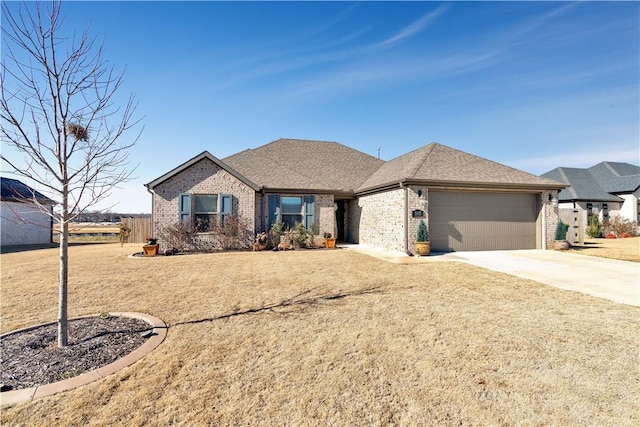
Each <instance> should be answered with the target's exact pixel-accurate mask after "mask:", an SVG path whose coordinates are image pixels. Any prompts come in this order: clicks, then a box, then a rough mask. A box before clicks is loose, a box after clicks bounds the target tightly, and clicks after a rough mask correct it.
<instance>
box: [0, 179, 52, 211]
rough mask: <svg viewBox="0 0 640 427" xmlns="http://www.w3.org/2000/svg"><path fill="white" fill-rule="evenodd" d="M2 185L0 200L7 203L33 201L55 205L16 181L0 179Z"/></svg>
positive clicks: (45, 197)
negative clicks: (0, 197) (0, 198)
mask: <svg viewBox="0 0 640 427" xmlns="http://www.w3.org/2000/svg"><path fill="white" fill-rule="evenodd" d="M0 182H1V183H2V185H1V186H2V193H1V194H2V200H3V201H7V202H23V203H24V202H33V201H34V199H35V200H36V202H38V203H42V204H55V201H53V200H51V199H50V198H48V197H47V196H45V195H44V194H42V193H40V192H38V191H36V190H34V189H33V188H31V187H29V186H28V185H26V184H25V183H23V182H22V181H18V180H17V179H11V178H4V177H0Z"/></svg>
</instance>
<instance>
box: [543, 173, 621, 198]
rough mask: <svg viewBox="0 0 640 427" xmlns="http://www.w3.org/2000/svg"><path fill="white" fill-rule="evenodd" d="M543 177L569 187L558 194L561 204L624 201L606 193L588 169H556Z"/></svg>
mask: <svg viewBox="0 0 640 427" xmlns="http://www.w3.org/2000/svg"><path fill="white" fill-rule="evenodd" d="M542 176H544V177H546V178H549V179H553V180H555V181H559V182H564V183H565V184H568V185H569V187H567V188H565V189H563V190H561V191H560V193H559V194H558V200H560V201H561V202H570V201H574V200H575V201H579V200H580V201H592V202H619V201H621V200H622V199H620V197H618V196H614V195H613V194H610V193H609V192H607V191H605V190H604V189H603V188H602V187H601V186H600V184H599V183H598V181H597V180H596V179H595V178H594V177H593V175H591V174H590V173H589V170H588V169H580V168H564V167H560V168H555V169H554V170H551V171H549V172H547V173H545V174H543V175H542Z"/></svg>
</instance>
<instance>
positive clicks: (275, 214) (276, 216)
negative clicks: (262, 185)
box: [269, 194, 280, 228]
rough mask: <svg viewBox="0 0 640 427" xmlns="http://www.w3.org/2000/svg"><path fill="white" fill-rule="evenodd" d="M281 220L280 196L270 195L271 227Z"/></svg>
mask: <svg viewBox="0 0 640 427" xmlns="http://www.w3.org/2000/svg"><path fill="white" fill-rule="evenodd" d="M277 221H280V196H278V195H274V194H271V195H269V228H271V226H272V225H273V223H274V222H277Z"/></svg>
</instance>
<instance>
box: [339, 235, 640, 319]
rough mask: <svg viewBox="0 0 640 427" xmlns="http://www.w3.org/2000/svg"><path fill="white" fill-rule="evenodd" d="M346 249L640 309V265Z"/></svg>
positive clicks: (548, 256) (538, 254) (533, 253)
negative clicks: (461, 266) (465, 269)
mask: <svg viewBox="0 0 640 427" xmlns="http://www.w3.org/2000/svg"><path fill="white" fill-rule="evenodd" d="M341 246H342V245H341ZM344 247H345V248H346V249H351V250H355V251H358V252H362V253H365V254H368V255H371V256H375V257H377V258H380V259H384V260H385V261H389V262H394V263H402V264H409V263H417V262H435V261H457V262H466V263H468V264H472V265H475V266H478V267H483V268H487V269H489V270H494V271H499V272H502V273H507V274H511V275H513V276H517V277H522V278H525V279H530V280H535V281H536V282H539V283H544V284H546V285H551V286H555V287H558V288H562V289H567V290H571V291H576V292H582V293H586V294H589V295H592V296H595V297H598V298H605V299H608V300H611V301H615V302H618V303H622V304H628V305H633V306H636V307H640V263H635V262H630V261H619V260H614V259H607V258H599V257H594V256H587V255H579V254H574V253H570V252H562V251H551V250H548V251H542V250H516V251H478V252H452V253H446V254H438V253H435V254H431V255H429V256H427V257H410V256H408V255H406V254H403V253H401V252H388V251H384V250H381V249H378V248H373V247H367V246H361V245H344Z"/></svg>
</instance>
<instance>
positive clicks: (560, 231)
mask: <svg viewBox="0 0 640 427" xmlns="http://www.w3.org/2000/svg"><path fill="white" fill-rule="evenodd" d="M568 230H569V224H565V223H564V222H562V220H560V221H558V225H556V237H555V240H567V231H568Z"/></svg>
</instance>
